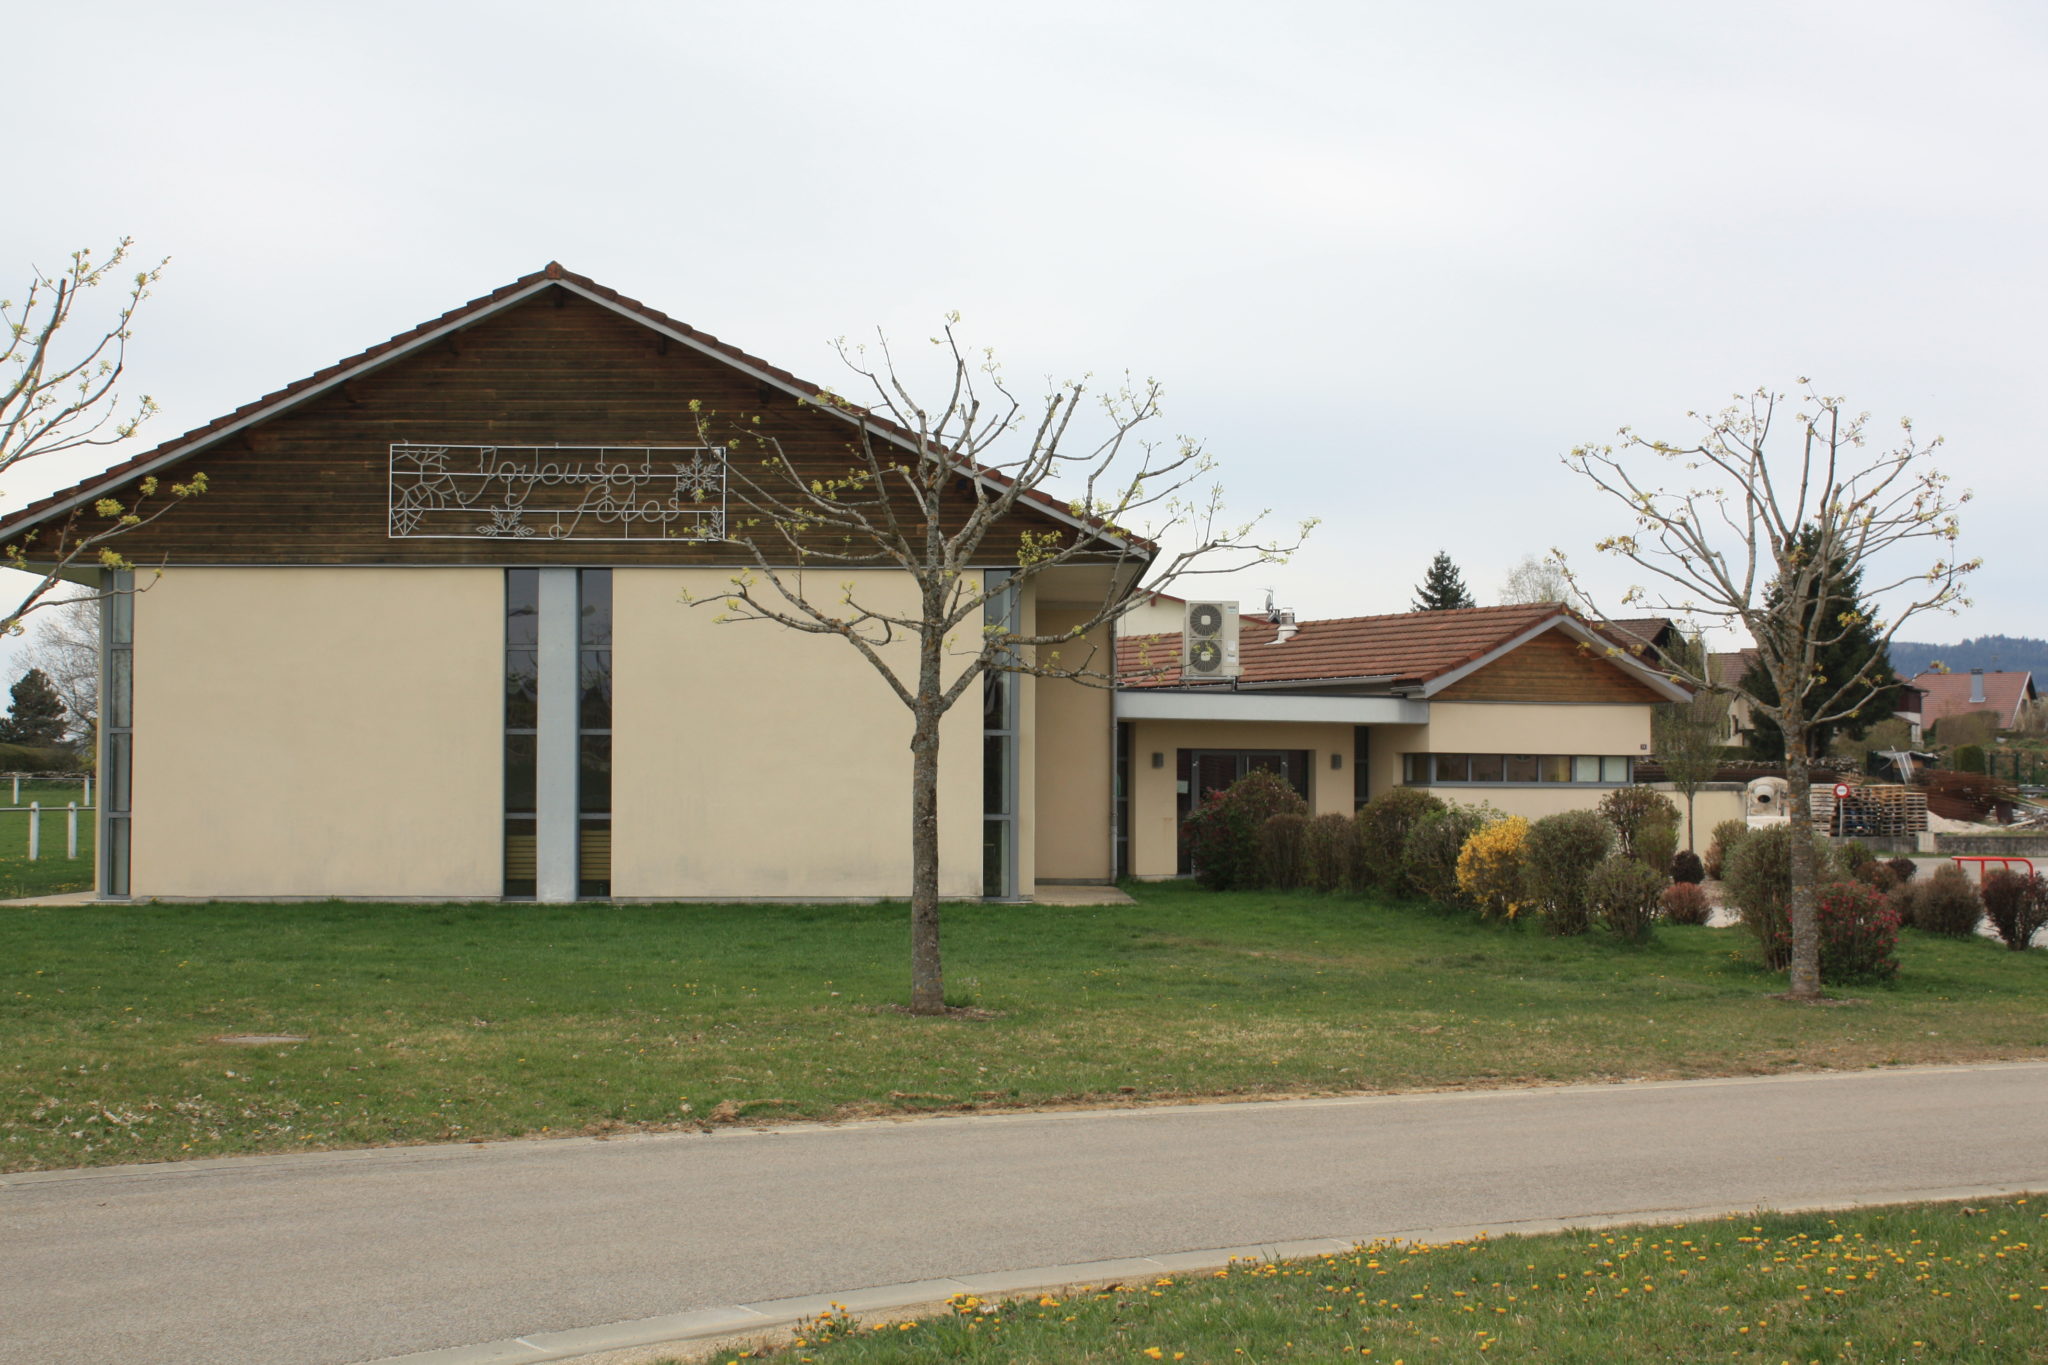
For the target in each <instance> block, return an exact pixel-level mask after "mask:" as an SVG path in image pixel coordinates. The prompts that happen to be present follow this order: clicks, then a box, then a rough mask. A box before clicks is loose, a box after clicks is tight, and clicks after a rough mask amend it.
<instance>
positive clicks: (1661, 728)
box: [1650, 635, 1728, 850]
mask: <svg viewBox="0 0 2048 1365" xmlns="http://www.w3.org/2000/svg"><path fill="white" fill-rule="evenodd" d="M1665 653H1666V654H1674V653H1675V654H1676V655H1678V656H1679V659H1680V662H1682V663H1683V664H1684V665H1685V668H1684V671H1685V672H1687V673H1691V674H1693V675H1696V676H1699V677H1706V676H1709V672H1708V667H1707V645H1706V641H1705V640H1703V639H1701V638H1700V637H1699V636H1697V635H1694V636H1692V637H1690V638H1689V639H1686V640H1684V641H1682V642H1681V643H1680V644H1679V645H1678V647H1677V649H1676V650H1667V651H1665ZM1727 723H1728V698H1727V697H1726V696H1724V695H1723V694H1722V693H1720V692H1718V691H1709V690H1708V689H1706V688H1701V689H1700V690H1698V691H1696V692H1694V693H1693V694H1692V698H1691V700H1689V701H1675V702H1667V703H1665V704H1664V705H1662V706H1659V707H1658V708H1657V709H1656V710H1654V711H1652V712H1651V713H1650V748H1651V749H1652V750H1653V751H1655V753H1656V756H1657V762H1658V763H1660V764H1662V765H1663V768H1664V778H1665V780H1666V781H1667V782H1669V783H1671V785H1672V786H1674V787H1676V788H1678V791H1679V794H1680V795H1682V796H1684V797H1685V846H1686V847H1687V848H1689V849H1694V850H1697V849H1698V848H1699V842H1698V833H1697V832H1696V831H1695V829H1694V828H1693V804H1694V802H1695V800H1696V799H1697V798H1698V796H1699V794H1700V788H1702V787H1704V786H1706V785H1707V783H1709V782H1711V781H1713V780H1714V774H1715V773H1716V772H1719V771H1720V768H1721V731H1722V729H1723V728H1724V727H1725V726H1726V725H1727Z"/></svg>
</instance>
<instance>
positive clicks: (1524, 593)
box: [1500, 555, 1572, 607]
mask: <svg viewBox="0 0 2048 1365" xmlns="http://www.w3.org/2000/svg"><path fill="white" fill-rule="evenodd" d="M1571 592H1572V588H1571V584H1570V583H1569V582H1567V581H1566V580H1565V573H1564V566H1563V565H1562V564H1559V563H1558V562H1557V561H1556V560H1555V559H1547V558H1546V559H1538V558H1537V557H1536V556H1535V555H1523V556H1522V559H1521V562H1520V563H1518V564H1516V565H1515V567H1514V568H1512V569H1509V570H1508V576H1507V581H1506V582H1504V583H1502V584H1501V585H1500V605H1501V606H1503V607H1512V606H1519V605H1521V604H1523V603H1527V602H1566V603H1569V602H1570V601H1571Z"/></svg>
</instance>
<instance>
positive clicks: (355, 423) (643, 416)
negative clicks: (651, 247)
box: [31, 288, 1073, 566]
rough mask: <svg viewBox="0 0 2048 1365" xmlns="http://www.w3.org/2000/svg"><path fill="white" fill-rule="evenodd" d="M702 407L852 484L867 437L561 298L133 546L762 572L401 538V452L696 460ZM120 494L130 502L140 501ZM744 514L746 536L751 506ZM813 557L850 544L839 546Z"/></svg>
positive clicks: (1027, 511) (618, 552) (265, 447)
mask: <svg viewBox="0 0 2048 1365" xmlns="http://www.w3.org/2000/svg"><path fill="white" fill-rule="evenodd" d="M692 400H696V401H697V402H699V403H701V405H702V407H703V409H704V410H705V411H706V412H707V413H710V414H712V417H711V429H710V433H709V434H710V437H711V439H712V440H713V441H714V442H717V443H721V444H727V445H729V446H730V448H731V452H732V453H731V459H732V461H733V462H734V463H739V462H741V461H745V460H750V459H758V458H759V454H758V451H757V450H756V449H753V448H750V447H749V446H748V445H746V444H745V443H743V442H742V441H741V440H740V439H739V436H740V433H741V432H742V431H744V430H751V431H760V432H763V433H767V434H770V435H772V436H774V437H776V438H777V439H779V440H780V441H781V442H782V444H783V446H784V448H785V449H786V450H788V451H789V453H790V455H791V456H792V458H793V459H794V460H795V461H796V462H797V464H798V466H799V468H800V469H801V470H802V472H803V473H804V475H805V476H806V478H811V477H816V478H833V477H840V476H843V475H845V474H846V473H847V472H848V470H849V469H851V468H853V467H854V465H855V462H856V459H857V457H856V455H855V453H854V439H855V429H854V427H853V426H852V424H851V423H849V422H847V421H845V420H844V419H842V418H840V417H836V416H833V415H831V414H829V413H825V412H821V411H819V410H817V409H815V408H811V407H808V406H805V405H803V404H800V403H799V402H798V401H797V399H796V398H795V397H793V396H791V395H790V394H789V393H787V392H785V391H783V390H782V389H780V388H778V387H775V386H773V385H771V384H769V383H766V382H764V381H762V380H760V379H758V378H756V377H755V376H753V375H750V374H748V373H746V372H745V371H744V370H741V369H739V368H737V367H735V366H734V365H731V364H728V363H726V362H724V361H723V360H720V359H718V358H716V357H713V356H708V355H705V354H704V353H703V352H701V351H700V350H698V349H697V348H696V347H694V346H691V345H689V344H686V343H684V342H681V341H678V340H675V339H673V338H670V337H668V336H666V335H664V334H663V333H661V332H659V331H656V330H654V329H653V328H651V327H648V326H645V325H643V324H642V323H640V322H638V321H635V320H634V319H632V318H629V317H625V316H621V315H620V314H619V313H618V312H615V311H614V310H612V309H610V308H608V307H605V306H604V305H603V304H601V303H597V302H594V301H592V300H591V299H588V298H585V297H583V296H582V295H580V294H577V293H574V292H571V291H569V290H566V289H560V288H556V289H547V290H543V291H542V292H541V293H539V294H537V295H535V296H533V297H532V298H529V299H527V300H525V301H524V302H521V303H518V304H515V305H512V306H510V307H507V308H504V309H502V310H500V311H497V312H494V313H489V314H486V315H485V316H483V317H481V318H479V319H478V320H477V321H476V322H474V323H472V324H470V325H469V326H467V327H465V328H463V329H462V330H460V331H458V332H455V333H452V334H450V335H449V336H446V337H444V338H442V339H440V340H438V341H434V342H430V343H428V344H426V345H424V346H423V347H421V348H420V349H417V350H415V351H412V352H411V353H409V354H406V355H403V356H401V357H399V358H398V359H396V360H394V361H392V362H390V363H389V364H387V365H385V366H384V367H383V368H381V369H377V370H374V371H372V372H370V373H366V374H358V375H356V376H354V377H352V378H350V379H349V380H348V381H347V382H346V383H343V384H339V385H337V386H335V387H333V388H330V389H328V390H326V391H325V392H322V393H319V394H317V395H315V396H312V397H310V398H307V399H304V400H302V401H300V402H299V403H297V404H296V405H295V406H293V407H291V408H289V409H288V410H286V411H284V412H281V413H279V414H278V415H276V416H274V417H271V418H268V419H267V420H265V421H263V422H261V423H260V424H258V425H256V426H253V427H250V428H247V429H245V430H243V431H241V432H237V433H234V434H231V435H227V436H225V437H223V438H221V439H220V440H218V441H216V442H215V443H213V444H211V445H209V446H207V447H205V448H204V449H202V450H200V451H199V452H198V453H197V454H195V455H192V456H189V457H187V458H185V459H183V460H181V461H180V462H179V463H178V464H176V465H175V466H172V467H169V468H166V469H164V470H162V471H160V477H161V478H162V479H163V480H164V481H165V482H170V481H173V480H180V479H186V478H189V477H190V476H191V475H192V474H193V473H194V472H196V471H204V472H205V474H206V476H207V479H208V483H209V490H208V491H207V492H206V493H205V494H204V495H202V496H200V497H198V498H196V499H194V500H192V501H191V502H189V503H186V504H184V505H181V506H179V507H178V508H176V509H175V510H174V511H172V512H171V513H170V514H169V515H167V516H165V517H163V518H162V519H161V520H159V521H156V522H153V523H151V524H150V525H148V526H145V527H142V528H139V529H138V530H137V531H135V532H133V533H131V534H129V535H127V536H124V537H123V538H122V539H121V541H120V542H119V544H120V548H121V551H122V553H123V554H124V555H126V556H127V557H128V558H129V559H131V560H133V561H135V562H136V563H138V564H148V563H154V562H159V561H167V562H169V563H171V564H174V565H175V564H186V565H201V564H279V565H295V564H305V565H337V564H360V565H402V564H421V565H431V564H454V565H498V564H513V565H519V564H533V565H542V564H560V565H568V564H579V565H614V564H616V565H635V564H639V565H683V566H688V565H725V564H734V565H737V564H742V563H746V562H748V555H747V553H746V551H745V550H744V549H743V548H742V547H740V546H737V545H734V544H730V543H724V542H716V541H692V540H686V539H666V540H664V539H644V540H554V539H549V538H548V537H546V536H545V535H535V536H528V537H524V538H512V537H494V538H476V539H469V538H462V539H426V538H394V537H393V536H392V535H391V534H390V517H389V508H390V504H389V496H390V494H389V488H390V461H391V446H392V445H393V444H395V443H398V444H403V443H420V444H430V445H433V444H445V445H451V446H485V445H491V446H556V445H561V446H611V447H628V448H630V447H641V446H694V445H697V444H699V436H698V430H697V423H696V416H695V414H694V413H693V412H692V410H691V402H692ZM756 416H758V417H759V418H760V425H759V426H758V427H756V426H754V425H753V423H752V419H753V418H754V417H756ZM955 488H956V490H957V494H956V497H955V499H954V500H953V507H954V515H952V516H951V517H948V518H946V519H945V521H946V523H947V525H948V529H955V528H957V527H958V525H959V524H960V521H961V520H962V519H963V518H964V516H965V514H966V511H967V509H968V508H970V507H971V506H972V498H973V495H972V492H971V490H970V487H969V485H968V483H967V481H966V480H965V479H960V480H957V481H956V482H955ZM114 496H116V497H121V498H123V499H124V500H126V498H127V494H126V492H125V490H124V491H123V492H117V493H115V494H114ZM160 496H161V495H160ZM732 506H733V517H734V520H735V523H737V522H738V520H739V518H740V516H741V514H742V512H741V509H740V507H739V505H738V503H737V499H736V498H735V499H734V500H733V503H732ZM1055 527H1057V528H1058V529H1060V530H1062V531H1064V532H1066V533H1067V534H1073V532H1072V530H1071V528H1069V527H1065V526H1062V525H1061V524H1060V523H1058V522H1057V521H1055V520H1054V519H1053V518H1052V517H1051V516H1049V515H1047V514H1046V513H1044V512H1043V511H1041V510H1039V509H1036V508H1033V507H1031V506H1029V505H1028V504H1022V505H1020V506H1019V508H1018V509H1017V510H1016V511H1015V512H1014V513H1013V514H1012V516H1011V518H1010V524H1009V525H1007V526H1004V527H999V528H997V530H996V531H995V532H993V533H991V534H990V536H989V537H988V538H987V539H986V540H985V541H984V542H983V547H982V550H981V552H980V554H979V555H978V558H979V559H981V560H982V561H983V562H986V563H991V564H1001V563H1004V562H1012V561H1014V559H1015V557H1016V553H1017V547H1018V540H1019V536H1020V535H1021V533H1022V532H1023V531H1025V530H1030V531H1032V532H1034V533H1038V534H1043V533H1044V532H1045V531H1046V530H1047V529H1051V528H1055ZM807 543H808V544H809V545H810V546H812V547H814V548H816V549H819V550H829V549H831V548H833V547H834V545H835V544H843V542H841V541H838V540H837V538H836V533H825V532H819V533H814V534H813V535H812V536H811V537H810V538H809V540H808V542H807ZM31 558H33V554H32V553H31ZM777 558H778V559H780V558H782V557H781V556H777Z"/></svg>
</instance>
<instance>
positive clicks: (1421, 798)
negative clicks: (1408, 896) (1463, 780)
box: [1353, 787, 1444, 891]
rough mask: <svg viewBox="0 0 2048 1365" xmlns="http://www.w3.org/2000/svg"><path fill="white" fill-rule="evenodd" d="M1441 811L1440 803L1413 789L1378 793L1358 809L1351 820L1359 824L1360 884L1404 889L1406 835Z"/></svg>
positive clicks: (1430, 796)
mask: <svg viewBox="0 0 2048 1365" xmlns="http://www.w3.org/2000/svg"><path fill="white" fill-rule="evenodd" d="M1443 808H1444V803H1443V802H1442V801H1441V800H1439V799H1438V798H1436V797H1434V796H1432V795H1430V794H1429V793H1428V792H1426V791H1419V790H1417V789H1416V788H1414V787H1395V788H1394V789H1393V790H1392V791H1386V792H1381V793H1380V794H1379V795H1378V796H1375V797H1374V798H1373V799H1372V800H1370V801H1368V802H1366V803H1365V804H1364V805H1363V806H1361V807H1360V808H1359V811H1358V814H1357V815H1356V816H1354V817H1353V819H1354V820H1355V821H1356V823H1357V825H1358V855H1357V856H1358V869H1357V872H1358V880H1359V882H1360V884H1361V885H1362V886H1383V887H1385V888H1386V889H1387V890H1389V891H1400V890H1403V889H1404V886H1403V881H1402V872H1401V860H1402V859H1403V858H1404V857H1406V856H1407V849H1408V836H1409V834H1410V833H1412V832H1413V831H1414V829H1415V824H1416V822H1417V821H1419V820H1420V819H1422V817H1423V816H1425V815H1427V814H1429V813H1430V812H1431V811H1438V810H1442V809H1443Z"/></svg>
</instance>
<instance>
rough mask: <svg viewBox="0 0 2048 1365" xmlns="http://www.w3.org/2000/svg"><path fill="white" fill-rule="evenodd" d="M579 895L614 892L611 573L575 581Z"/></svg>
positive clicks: (591, 572)
mask: <svg viewBox="0 0 2048 1365" xmlns="http://www.w3.org/2000/svg"><path fill="white" fill-rule="evenodd" d="M576 595H577V608H578V610H577V616H578V619H579V621H580V625H579V627H578V637H577V644H578V650H577V656H576V659H577V673H578V682H577V686H578V696H577V707H576V894H577V895H579V896H609V895H611V893H612V571H611V570H610V569H585V570H583V571H582V572H581V573H579V574H578V575H577V576H576Z"/></svg>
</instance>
